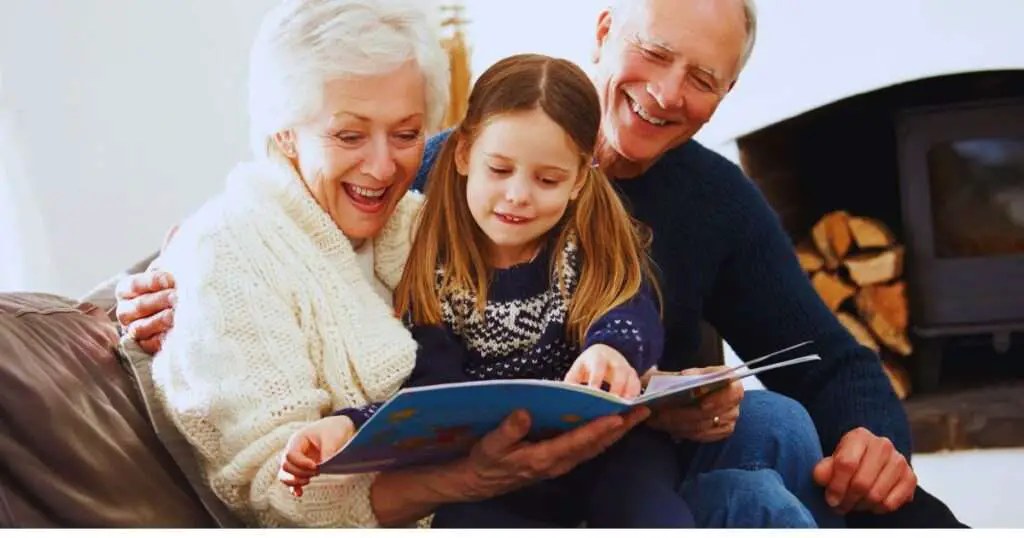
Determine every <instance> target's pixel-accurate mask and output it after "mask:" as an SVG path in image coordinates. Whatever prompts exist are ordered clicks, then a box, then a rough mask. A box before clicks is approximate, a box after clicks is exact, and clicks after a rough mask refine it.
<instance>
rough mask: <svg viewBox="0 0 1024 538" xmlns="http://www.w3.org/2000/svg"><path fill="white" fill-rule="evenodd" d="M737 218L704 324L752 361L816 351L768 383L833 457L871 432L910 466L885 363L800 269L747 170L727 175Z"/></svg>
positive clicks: (902, 419)
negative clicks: (803, 411)
mask: <svg viewBox="0 0 1024 538" xmlns="http://www.w3.org/2000/svg"><path fill="white" fill-rule="evenodd" d="M720 172H721V173H722V174H723V175H725V174H740V176H739V177H738V178H737V177H721V178H716V180H721V181H724V182H726V183H727V184H728V185H729V186H730V187H732V188H731V189H730V190H733V191H735V192H734V193H733V196H731V197H730V199H731V203H735V204H736V206H734V207H730V208H729V209H730V212H731V213H732V215H733V216H734V217H735V222H734V223H732V224H734V226H733V228H732V229H730V230H729V234H728V235H727V236H726V237H727V238H728V240H729V241H730V242H731V249H730V253H729V255H728V257H727V258H726V259H725V260H724V262H723V263H722V265H721V267H719V272H718V274H717V281H716V284H715V287H714V292H713V294H712V296H711V297H709V298H708V300H707V302H706V304H705V316H706V317H707V319H708V321H709V322H711V323H712V324H713V325H714V326H715V327H716V328H717V329H718V331H719V332H720V333H721V334H722V336H723V337H724V338H725V340H726V341H728V342H729V344H730V345H731V346H732V347H733V348H734V349H735V350H736V352H737V353H738V354H739V356H740V357H743V358H750V357H755V356H759V355H763V354H765V353H770V352H772V351H775V350H777V349H781V348H783V347H787V346H790V345H792V344H794V343H798V342H801V341H804V340H813V341H814V342H815V351H816V352H817V353H818V354H819V355H821V357H822V360H821V361H814V362H811V363H805V364H804V365H799V366H794V367H790V368H784V369H779V370H776V371H773V372H769V373H766V374H763V375H762V376H760V377H761V379H762V381H763V382H764V384H765V385H766V386H767V387H768V388H770V389H772V390H775V391H777V392H780V393H782V394H786V395H788V396H790V397H792V398H794V399H796V400H798V401H800V402H801V403H803V404H804V406H805V407H806V408H807V409H808V411H809V412H810V415H811V417H812V419H813V420H814V423H815V425H816V427H817V429H818V433H819V435H820V437H821V442H822V448H823V449H824V452H825V453H826V454H831V453H832V452H833V451H834V450H835V448H836V446H837V445H838V443H839V440H840V438H841V437H842V436H843V435H845V434H846V433H848V432H849V431H851V430H853V429H855V428H856V427H858V426H863V427H865V428H867V429H868V430H869V431H871V432H872V433H873V434H875V435H877V436H880V437H887V438H889V439H890V440H891V441H892V442H893V444H894V445H895V447H896V448H897V450H899V451H900V452H901V453H902V454H904V455H905V456H906V457H907V458H909V457H910V452H911V446H910V431H909V425H908V423H907V418H906V414H905V412H904V410H903V406H902V404H901V403H900V401H899V400H898V398H897V397H896V395H895V393H894V391H893V390H892V387H891V386H890V384H889V381H888V378H886V376H885V374H884V372H883V370H882V368H881V364H880V362H879V360H878V357H877V356H876V355H875V354H874V352H873V351H871V350H870V349H868V348H865V347H863V346H861V345H859V344H858V343H857V342H856V341H855V340H854V339H853V338H852V337H851V336H850V335H849V333H848V332H847V331H846V329H845V328H843V326H842V325H840V324H839V322H838V320H837V319H836V318H835V316H834V315H833V313H832V312H831V311H830V310H829V309H828V307H827V306H825V304H824V303H823V302H822V301H821V299H820V298H819V297H818V295H817V293H816V292H815V291H814V288H813V287H812V286H811V285H810V281H809V279H808V278H807V277H806V275H804V273H803V271H802V270H801V269H800V266H799V264H798V262H797V259H796V255H795V253H794V250H793V247H792V243H791V242H790V239H789V237H788V236H787V235H786V233H785V231H784V230H783V228H782V226H781V223H780V222H779V219H778V218H777V217H776V215H775V213H774V212H773V211H772V209H771V208H770V207H769V205H768V203H767V201H766V200H765V199H764V198H763V197H762V195H761V193H760V192H759V191H757V189H756V188H755V187H754V186H753V185H752V184H751V183H750V182H749V181H748V180H747V179H746V178H745V177H743V176H742V172H740V171H739V169H735V170H721V171H720Z"/></svg>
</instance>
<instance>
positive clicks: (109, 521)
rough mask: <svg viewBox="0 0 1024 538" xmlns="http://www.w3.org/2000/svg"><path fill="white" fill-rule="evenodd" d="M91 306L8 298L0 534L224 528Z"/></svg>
mask: <svg viewBox="0 0 1024 538" xmlns="http://www.w3.org/2000/svg"><path fill="white" fill-rule="evenodd" d="M116 347H117V333H116V330H115V328H114V326H113V324H112V323H111V322H110V321H109V320H108V319H107V317H106V315H105V313H104V312H102V311H101V310H99V309H98V308H96V307H93V306H91V305H88V304H84V305H81V306H78V305H77V303H76V302H74V301H71V300H70V299H65V298H62V297H56V296H52V295H45V294H34V293H16V294H9V293H8V294H0V526H4V527H8V526H17V527H37V526H65V527H208V526H214V522H213V520H212V519H211V517H210V515H209V513H208V512H207V511H206V510H205V509H204V507H203V505H202V503H200V502H199V500H198V499H197V497H196V496H195V494H194V493H193V491H192V490H191V488H190V487H189V485H188V483H187V481H186V480H185V478H184V476H183V475H182V473H181V472H180V470H179V469H178V468H177V467H176V466H175V464H174V462H173V460H172V459H171V457H170V456H169V455H168V453H167V451H166V450H165V449H164V447H163V446H162V444H161V443H160V441H159V440H158V439H157V436H156V434H155V433H154V432H153V429H152V427H151V426H150V423H149V422H148V420H147V418H146V417H147V415H146V411H145V409H144V408H143V406H142V403H141V401H140V399H139V396H138V394H137V392H136V388H135V386H134V384H133V380H132V378H131V376H130V375H128V373H127V371H126V370H125V368H124V367H123V366H122V365H121V363H120V362H119V359H118V354H117V352H116Z"/></svg>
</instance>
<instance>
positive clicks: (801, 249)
mask: <svg viewBox="0 0 1024 538" xmlns="http://www.w3.org/2000/svg"><path fill="white" fill-rule="evenodd" d="M796 258H797V260H799V262H800V268H801V269H803V270H804V272H805V273H814V272H816V271H819V270H820V269H821V268H822V267H824V266H825V258H822V257H821V254H819V253H818V251H817V250H815V248H814V245H812V244H811V243H810V242H809V241H803V242H801V243H799V244H798V245H797V246H796Z"/></svg>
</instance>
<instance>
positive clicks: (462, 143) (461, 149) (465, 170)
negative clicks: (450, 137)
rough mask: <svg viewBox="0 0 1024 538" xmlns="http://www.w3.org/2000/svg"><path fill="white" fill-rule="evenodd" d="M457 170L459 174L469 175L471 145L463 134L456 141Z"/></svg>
mask: <svg viewBox="0 0 1024 538" xmlns="http://www.w3.org/2000/svg"><path fill="white" fill-rule="evenodd" d="M454 136H458V135H454ZM455 170H456V171H457V172H458V173H459V175H462V176H468V175H469V145H468V144H466V139H465V138H463V137H461V136H459V139H458V140H456V141H455Z"/></svg>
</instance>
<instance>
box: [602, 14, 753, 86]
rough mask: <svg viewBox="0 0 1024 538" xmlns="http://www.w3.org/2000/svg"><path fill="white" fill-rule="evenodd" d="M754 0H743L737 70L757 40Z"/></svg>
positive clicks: (746, 58) (748, 57)
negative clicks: (742, 35) (741, 38)
mask: <svg viewBox="0 0 1024 538" xmlns="http://www.w3.org/2000/svg"><path fill="white" fill-rule="evenodd" d="M754 1H755V0H743V30H744V31H745V34H746V38H745V39H744V41H743V52H742V54H741V55H740V66H739V70H738V71H743V68H744V67H746V65H747V60H749V59H750V55H751V54H753V52H754V43H755V42H756V41H757V5H756V4H755V3H754ZM635 5H636V3H635V0H616V1H615V2H614V3H613V5H612V6H611V7H612V9H613V10H614V9H616V8H618V9H619V10H623V8H628V7H634V6H635Z"/></svg>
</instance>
